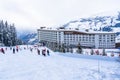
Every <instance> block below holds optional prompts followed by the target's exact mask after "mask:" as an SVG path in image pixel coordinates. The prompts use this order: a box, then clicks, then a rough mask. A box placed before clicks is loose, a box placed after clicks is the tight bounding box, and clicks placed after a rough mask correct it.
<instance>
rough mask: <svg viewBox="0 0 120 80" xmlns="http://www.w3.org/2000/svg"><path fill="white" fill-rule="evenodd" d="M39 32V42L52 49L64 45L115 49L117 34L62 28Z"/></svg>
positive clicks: (41, 29)
mask: <svg viewBox="0 0 120 80" xmlns="http://www.w3.org/2000/svg"><path fill="white" fill-rule="evenodd" d="M37 31H38V40H39V41H40V42H44V43H45V44H46V45H47V46H48V47H50V48H54V47H57V46H61V45H63V44H64V46H65V47H70V46H73V47H75V46H77V45H78V44H80V45H81V47H84V48H99V49H101V48H104V49H110V48H115V36H116V34H115V33H114V32H93V31H92V32H91V31H88V30H86V31H80V30H78V29H60V28H59V29H51V28H40V29H38V30H37Z"/></svg>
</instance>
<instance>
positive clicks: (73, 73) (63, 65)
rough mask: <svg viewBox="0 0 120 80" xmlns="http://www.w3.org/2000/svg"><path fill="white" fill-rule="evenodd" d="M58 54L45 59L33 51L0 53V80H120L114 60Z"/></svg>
mask: <svg viewBox="0 0 120 80" xmlns="http://www.w3.org/2000/svg"><path fill="white" fill-rule="evenodd" d="M40 49H42V48H40ZM59 54H62V53H53V52H51V55H50V56H46V57H44V56H42V55H37V51H36V50H33V52H30V50H22V51H19V52H18V53H17V52H16V53H15V54H12V51H10V50H7V51H6V54H1V53H0V80H120V71H119V69H120V63H119V62H117V61H115V60H113V61H109V60H100V59H99V60H94V59H85V58H76V57H74V55H76V54H72V55H73V57H68V56H67V55H69V54H70V53H69V54H68V53H67V54H65V55H66V56H63V55H59ZM70 56H71V54H70ZM77 56H82V55H77ZM86 57H91V56H87V55H86ZM106 58H107V57H106ZM101 59H102V58H101ZM98 61H99V71H98Z"/></svg>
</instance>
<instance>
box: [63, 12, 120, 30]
mask: <svg viewBox="0 0 120 80" xmlns="http://www.w3.org/2000/svg"><path fill="white" fill-rule="evenodd" d="M62 27H64V28H77V29H89V30H94V31H115V32H120V12H114V14H104V13H102V14H98V15H94V16H92V17H89V18H80V19H78V20H73V21H70V22H68V23H66V24H64V25H63V26H62Z"/></svg>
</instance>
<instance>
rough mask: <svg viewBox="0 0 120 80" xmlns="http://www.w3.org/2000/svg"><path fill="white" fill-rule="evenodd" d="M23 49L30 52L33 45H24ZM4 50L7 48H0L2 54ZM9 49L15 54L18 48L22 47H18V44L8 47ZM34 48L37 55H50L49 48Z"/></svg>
mask: <svg viewBox="0 0 120 80" xmlns="http://www.w3.org/2000/svg"><path fill="white" fill-rule="evenodd" d="M23 49H24V50H27V49H29V50H30V51H31V52H33V49H34V47H29V48H26V47H24V48H23ZM5 50H7V48H0V52H2V53H3V54H5ZM10 50H12V52H13V54H15V53H16V52H18V51H19V50H22V48H20V47H19V46H15V47H10ZM35 50H36V51H37V54H38V55H43V56H47V55H48V56H49V55H50V52H49V50H48V49H46V48H44V49H39V48H35Z"/></svg>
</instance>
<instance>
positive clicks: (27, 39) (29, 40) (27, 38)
mask: <svg viewBox="0 0 120 80" xmlns="http://www.w3.org/2000/svg"><path fill="white" fill-rule="evenodd" d="M19 38H20V39H21V40H22V41H23V42H24V43H25V44H35V43H37V42H38V39H37V33H32V32H31V33H26V34H21V35H20V36H19Z"/></svg>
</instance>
